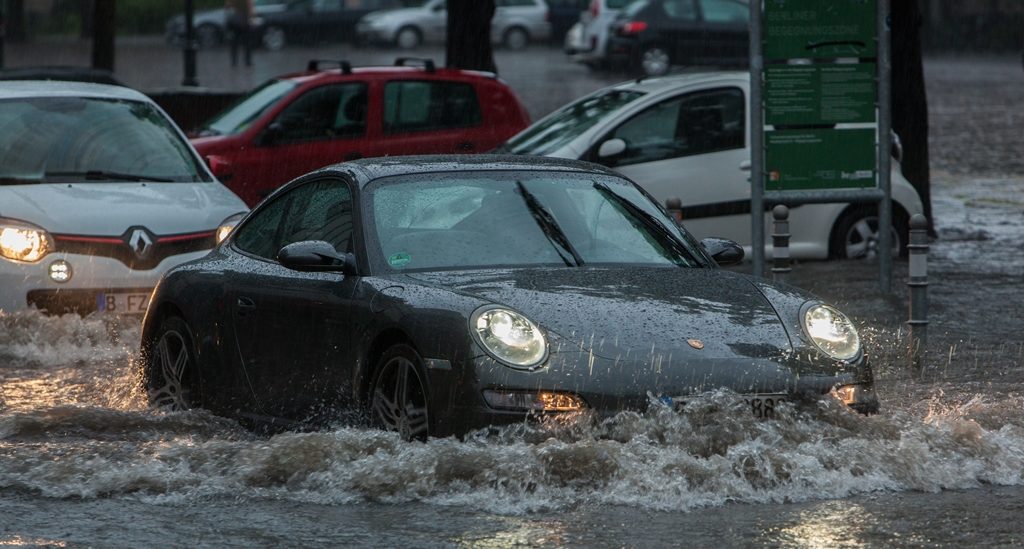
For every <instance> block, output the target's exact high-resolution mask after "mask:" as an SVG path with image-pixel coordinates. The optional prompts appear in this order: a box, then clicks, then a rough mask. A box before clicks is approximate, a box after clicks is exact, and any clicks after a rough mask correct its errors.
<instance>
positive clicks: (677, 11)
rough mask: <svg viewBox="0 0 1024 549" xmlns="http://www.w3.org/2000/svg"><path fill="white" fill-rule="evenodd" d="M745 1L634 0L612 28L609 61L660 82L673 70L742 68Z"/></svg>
mask: <svg viewBox="0 0 1024 549" xmlns="http://www.w3.org/2000/svg"><path fill="white" fill-rule="evenodd" d="M749 19H750V5H749V4H748V3H747V1H746V0H638V1H636V2H633V3H632V4H630V5H629V6H628V7H627V8H626V9H624V10H623V11H622V12H621V13H620V14H619V15H618V16H617V17H616V19H615V21H613V22H612V25H611V27H610V31H611V32H610V36H609V39H608V60H609V61H610V62H611V63H612V64H613V65H616V66H623V67H629V68H636V69H639V71H640V72H641V73H643V74H645V75H647V76H661V75H664V74H666V73H668V72H669V70H670V69H671V68H672V66H673V65H718V66H745V65H746V63H747V61H748V59H749V57H750V38H749V31H748V26H749V25H748V23H747V22H748V21H749Z"/></svg>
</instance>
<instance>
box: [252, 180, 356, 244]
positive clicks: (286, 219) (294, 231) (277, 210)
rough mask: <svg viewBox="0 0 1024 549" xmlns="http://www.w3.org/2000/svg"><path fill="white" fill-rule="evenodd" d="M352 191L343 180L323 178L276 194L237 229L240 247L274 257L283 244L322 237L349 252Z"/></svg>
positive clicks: (351, 224)
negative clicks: (272, 199) (281, 193)
mask: <svg viewBox="0 0 1024 549" xmlns="http://www.w3.org/2000/svg"><path fill="white" fill-rule="evenodd" d="M352 227H353V217H352V193H351V191H350V190H349V188H348V185H346V184H345V183H344V182H343V181H341V180H338V179H323V180H320V181H314V182H312V183H307V184H305V185H302V186H300V187H298V188H296V189H292V190H291V191H289V192H287V193H285V194H283V195H281V196H278V197H276V198H275V199H274V201H273V202H272V203H270V204H267V206H265V207H264V208H262V209H260V211H259V212H257V214H256V215H255V216H253V218H252V219H250V220H249V221H248V222H246V223H245V225H242V226H241V227H239V228H238V234H237V235H235V241H234V244H235V246H236V247H238V248H239V249H240V250H242V251H244V252H246V253H249V254H252V255H255V256H258V257H262V258H264V259H270V260H274V261H276V260H277V252H278V251H280V249H281V248H282V247H284V246H287V245H288V244H291V243H293V242H301V241H303V240H324V241H326V242H329V243H330V244H331V245H333V246H334V248H335V249H336V250H337V251H339V252H342V253H344V252H349V251H352Z"/></svg>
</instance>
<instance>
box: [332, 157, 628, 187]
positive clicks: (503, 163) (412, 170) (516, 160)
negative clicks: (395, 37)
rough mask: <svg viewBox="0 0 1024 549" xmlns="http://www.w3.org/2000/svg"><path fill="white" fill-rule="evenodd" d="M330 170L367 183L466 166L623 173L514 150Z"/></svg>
mask: <svg viewBox="0 0 1024 549" xmlns="http://www.w3.org/2000/svg"><path fill="white" fill-rule="evenodd" d="M325 170H326V171H345V172H347V173H350V174H351V175H352V177H353V178H354V179H355V180H356V182H357V183H358V184H359V185H360V186H363V185H365V184H367V183H369V182H370V181H373V180H374V179H379V178H381V177H391V176H395V175H409V174H425V173H439V172H452V171H464V170H476V171H548V172H566V171H568V172H578V173H599V174H602V175H611V176H616V177H621V175H619V174H618V173H616V172H614V171H612V170H609V169H608V168H605V167H604V166H601V165H598V164H593V163H590V162H583V161H580V160H569V159H565V158H548V157H543V156H523V155H511V154H500V155H499V154H460V155H430V156H387V157H381V158H367V159H362V160H355V161H352V162H346V163H344V164H336V165H334V166H331V167H328V168H326V169H325Z"/></svg>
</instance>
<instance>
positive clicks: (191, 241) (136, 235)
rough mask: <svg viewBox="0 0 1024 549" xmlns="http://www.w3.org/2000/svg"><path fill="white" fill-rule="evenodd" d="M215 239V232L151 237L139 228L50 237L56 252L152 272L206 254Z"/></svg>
mask: <svg viewBox="0 0 1024 549" xmlns="http://www.w3.org/2000/svg"><path fill="white" fill-rule="evenodd" d="M216 238H217V237H216V231H203V232H199V233H187V234H176V235H154V234H152V233H150V232H149V231H148V230H146V229H145V228H142V227H132V228H130V229H128V230H127V231H125V233H124V234H123V235H121V236H86V235H67V234H55V235H53V239H54V241H55V248H56V251H58V252H64V253H69V254H81V255H93V256H99V257H111V258H114V259H116V260H118V261H120V262H121V263H124V264H125V265H127V266H128V268H129V269H133V270H138V271H148V270H150V269H153V268H155V267H156V266H157V265H159V264H160V262H161V261H163V260H164V259H166V258H168V257H171V256H174V255H179V254H185V253H189V252H198V251H202V250H209V249H211V248H213V247H214V246H215V245H216V244H217V240H216Z"/></svg>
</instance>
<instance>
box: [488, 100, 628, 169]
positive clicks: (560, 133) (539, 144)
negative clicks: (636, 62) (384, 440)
mask: <svg viewBox="0 0 1024 549" xmlns="http://www.w3.org/2000/svg"><path fill="white" fill-rule="evenodd" d="M642 95H643V92H639V91H634V90H606V91H602V92H598V93H596V94H594V95H589V96H587V97H584V98H583V99H580V100H579V101H576V102H575V103H572V104H570V105H568V106H566V107H565V108H563V109H562V110H560V111H558V112H556V113H555V114H553V115H551V116H550V117H548V118H546V119H544V120H542V121H540V122H538V123H537V124H536V125H535V126H533V127H532V128H529V129H527V130H526V131H524V132H523V133H521V134H519V135H517V136H515V137H513V138H512V139H509V140H508V141H507V142H506V143H505V145H503V146H502V147H500V148H499V150H500V151H502V152H510V153H514V154H533V155H539V156H541V155H545V154H550V153H552V152H554V151H555V150H557V149H558V148H560V147H562V146H564V145H566V144H567V143H569V142H570V141H572V140H573V139H575V138H576V136H578V135H580V134H582V133H583V132H585V131H587V130H589V129H590V128H591V127H592V126H593V125H594V124H597V123H598V121H600V120H601V119H602V118H604V117H605V116H606V115H608V113H611V112H613V111H615V110H618V109H619V108H621V107H622V106H623V105H626V104H627V103H630V102H631V101H634V100H636V99H637V98H639V97H640V96H642Z"/></svg>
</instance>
